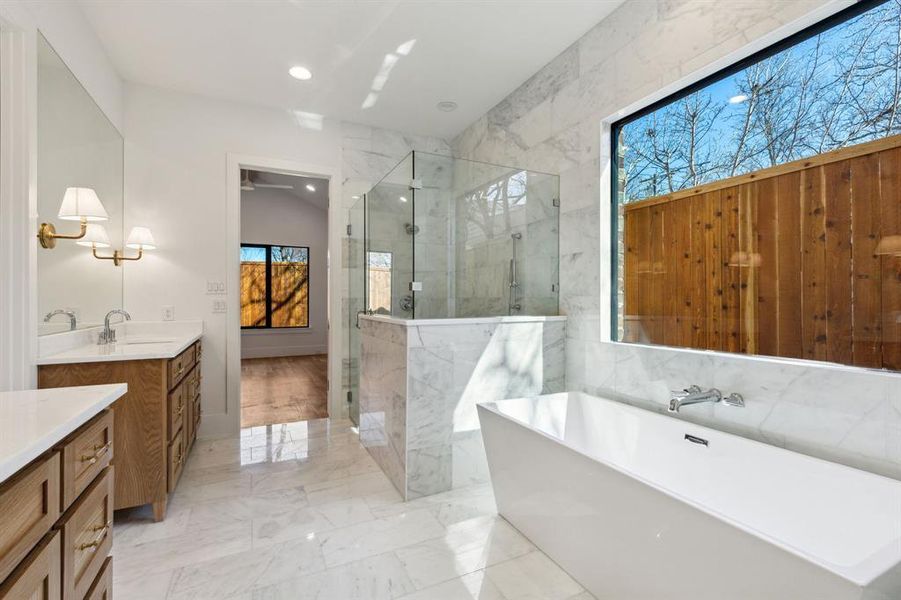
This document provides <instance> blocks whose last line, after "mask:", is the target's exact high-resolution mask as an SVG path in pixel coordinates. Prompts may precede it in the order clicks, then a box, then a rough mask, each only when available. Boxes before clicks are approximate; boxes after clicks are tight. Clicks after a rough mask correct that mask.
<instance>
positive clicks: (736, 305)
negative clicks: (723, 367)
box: [612, 2, 901, 371]
mask: <svg viewBox="0 0 901 600" xmlns="http://www.w3.org/2000/svg"><path fill="white" fill-rule="evenodd" d="M899 31H901V5H899V4H898V3H897V2H862V3H858V4H857V5H855V6H853V7H851V8H849V9H846V10H844V11H842V12H840V13H838V14H837V15H835V16H834V17H831V18H830V19H828V20H826V21H824V22H821V23H819V24H818V25H816V26H814V27H812V28H808V29H807V30H804V31H802V32H800V33H798V34H797V35H795V36H792V37H791V38H789V39H787V40H785V41H783V42H782V43H779V44H777V45H776V46H774V47H771V48H769V49H767V50H764V51H763V52H761V53H758V54H756V55H754V56H751V57H749V58H748V59H747V60H745V61H742V62H741V63H739V64H736V65H734V66H732V67H730V68H728V69H726V70H724V71H721V72H719V73H717V74H714V75H712V76H711V77H708V78H706V79H704V80H702V81H701V82H699V83H698V84H696V85H695V86H692V87H691V88H690V89H686V90H684V91H682V92H680V93H678V94H675V95H673V96H671V97H669V98H666V99H664V100H662V101H660V102H658V103H656V104H654V105H652V106H650V107H648V108H647V109H645V110H643V111H641V112H639V113H637V114H634V115H631V116H629V117H627V118H626V119H623V120H622V121H619V122H617V123H615V124H614V125H613V148H612V151H613V156H614V157H615V167H616V173H617V176H616V177H614V178H613V179H614V181H613V193H614V196H613V198H614V199H615V200H616V201H615V202H614V205H615V207H614V224H615V226H614V235H615V237H616V239H617V245H618V252H617V253H616V254H617V255H618V264H617V269H615V270H614V273H615V279H616V281H615V284H616V287H615V289H617V290H618V292H619V293H618V294H617V297H616V306H615V310H614V311H613V313H614V318H615V321H616V322H615V323H614V328H613V331H614V332H615V335H616V339H617V340H619V341H625V342H636V343H645V344H657V345H666V346H676V347H683V348H694V349H706V350H718V351H726V352H735V353H742V354H754V355H766V356H777V357H790V358H802V359H811V360H818V361H828V362H832V363H839V364H843V365H856V366H861V367H868V368H876V369H887V370H896V371H897V370H901V86H899V84H898V82H899V81H901V60H899V57H901V42H899V36H898V32H899Z"/></svg>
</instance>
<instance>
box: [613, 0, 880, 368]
mask: <svg viewBox="0 0 901 600" xmlns="http://www.w3.org/2000/svg"><path fill="white" fill-rule="evenodd" d="M888 1H889V0H859V1H858V2H856V3H855V4H852V5H851V6H848V7H846V8H844V9H842V10H840V11H838V12H836V13H834V14H832V15H829V16H828V17H825V18H824V19H821V20H820V21H817V22H816V23H814V24H813V25H809V26H808V27H805V28H804V29H801V30H800V31H797V32H795V33H793V34H791V35H789V36H788V37H785V38H783V39H781V40H779V41H777V42H775V43H773V44H770V45H769V46H767V47H766V48H763V49H761V50H758V51H756V52H753V53H751V54H750V55H749V56H746V57H745V58H743V59H741V60H738V61H736V62H734V63H732V64H731V65H728V66H726V67H723V68H722V69H719V70H718V71H716V72H714V73H711V74H710V75H707V76H705V77H702V78H701V79H699V80H698V81H696V82H694V83H692V84H691V85H688V86H686V87H684V88H681V89H679V90H676V91H675V92H673V93H672V94H668V95H667V96H665V97H663V98H661V99H660V100H657V101H655V102H652V103H651V104H649V105H648V106H645V107H644V108H641V109H639V110H636V111H635V112H632V113H630V114H628V115H625V116H623V117H621V118H619V119H617V120H615V121H613V122H611V123H610V248H609V250H610V260H611V266H612V267H613V268H612V269H611V270H610V282H611V288H610V289H611V294H610V340H611V341H612V342H615V343H630V342H626V341H625V340H621V339H620V336H619V296H620V294H621V292H622V290H621V288H620V285H619V275H620V273H621V268H622V265H621V264H620V260H619V251H620V243H621V240H620V232H619V228H620V225H621V220H622V219H621V215H620V209H621V207H622V203H621V202H620V197H619V172H620V157H619V153H618V148H619V136H620V134H621V133H622V129H623V127H625V126H626V125H628V124H629V123H632V122H634V121H637V120H638V119H640V118H642V117H644V116H646V115H648V114H650V113H653V112H655V111H657V110H659V109H661V108H663V107H664V106H667V105H669V104H673V103H675V102H678V101H679V100H681V99H682V98H685V97H686V96H689V95H691V94H693V93H694V92H696V91H698V90H700V89H703V88H705V87H708V86H710V85H711V84H714V83H716V82H718V81H721V80H723V79H726V78H727V77H729V76H731V75H734V74H735V73H738V72H739V71H742V70H743V69H746V68H747V67H749V66H751V65H753V64H756V63H758V62H761V61H763V60H766V59H767V58H769V57H771V56H773V55H775V54H778V53H779V52H782V51H783V50H786V49H788V48H790V47H792V46H795V45H797V44H800V43H801V42H804V41H806V40H808V39H810V38H812V37H814V36H816V35H818V34H820V33H823V32H824V31H827V30H829V29H832V28H833V27H836V26H838V25H841V24H842V23H844V22H846V21H849V20H851V19H853V18H854V17H857V16H859V15H861V14H863V13H865V12H867V11H869V10H871V9H873V8H875V7H877V6H879V5H881V4H885V3H886V2H888ZM654 347H661V348H664V347H665V348H670V346H662V345H661V346H658V345H655V346H654ZM729 354H731V353H729Z"/></svg>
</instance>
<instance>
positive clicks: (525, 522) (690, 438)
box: [478, 392, 901, 600]
mask: <svg viewBox="0 0 901 600" xmlns="http://www.w3.org/2000/svg"><path fill="white" fill-rule="evenodd" d="M478 410H479V418H480V420H481V424H482V435H483V436H484V439H485V449H486V451H487V454H488V465H489V468H490V471H491V479H492V482H493V486H494V491H495V496H496V498H497V504H498V510H499V512H500V514H501V515H503V516H504V517H505V518H506V519H507V520H508V521H510V523H512V524H513V525H514V526H515V527H516V528H518V529H519V530H520V531H522V533H524V534H525V535H526V536H527V537H529V538H530V539H531V540H532V541H533V542H534V543H535V544H536V545H537V546H538V547H539V548H541V549H542V550H544V551H545V552H546V553H547V554H548V555H549V556H550V557H551V558H552V559H554V560H555V561H556V562H557V563H559V564H560V565H561V566H562V567H563V568H564V569H566V570H567V571H568V572H569V573H570V574H571V575H572V576H573V577H575V578H576V579H577V580H579V582H580V583H582V585H583V586H585V587H586V588H587V589H588V590H589V591H590V592H591V593H593V594H594V595H595V596H597V597H598V598H599V599H601V600H606V599H611V600H658V599H659V600H681V599H689V598H690V599H692V600H699V599H705V600H707V599H709V600H833V599H836V600H838V599H847V598H854V599H867V600H869V599H879V600H899V599H901V566H899V565H901V482H899V481H895V480H894V479H889V478H886V477H881V476H879V475H874V474H871V473H867V472H865V471H860V470H857V469H853V468H850V467H845V466H842V465H838V464H834V463H830V462H826V461H823V460H819V459H816V458H812V457H809V456H805V455H802V454H797V453H794V452H790V451H787V450H783V449H780V448H776V447H774V446H769V445H766V444H761V443H758V442H755V441H752V440H748V439H744V438H741V437H738V436H734V435H730V434H728V433H722V432H719V431H716V430H713V429H709V428H706V427H701V426H697V425H691V424H689V423H686V422H684V421H681V420H678V419H672V418H669V417H666V416H664V415H660V414H656V413H653V412H650V411H646V410H642V409H639V408H635V407H632V406H628V405H625V404H622V403H618V402H614V401H611V400H605V399H603V398H597V397H593V396H589V395H586V394H582V393H572V392H571V393H562V394H551V395H547V396H538V397H535V398H524V399H516V400H501V401H498V402H487V403H483V404H480V405H479V407H478ZM685 410H690V409H689V408H686V409H685Z"/></svg>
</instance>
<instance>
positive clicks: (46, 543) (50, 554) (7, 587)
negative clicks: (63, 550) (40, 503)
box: [0, 531, 62, 600]
mask: <svg viewBox="0 0 901 600" xmlns="http://www.w3.org/2000/svg"><path fill="white" fill-rule="evenodd" d="M61 583H62V579H61V577H60V535H59V532H56V531H54V532H53V533H52V534H48V535H47V536H46V537H45V538H44V540H43V541H42V542H41V543H40V544H38V546H37V548H35V549H34V550H32V552H31V554H29V555H28V557H27V558H26V559H25V560H24V561H22V563H21V564H20V565H19V566H18V568H16V570H15V571H13V573H12V575H10V576H9V578H8V579H7V580H6V581H4V582H3V584H2V585H0V600H61V599H62V593H61Z"/></svg>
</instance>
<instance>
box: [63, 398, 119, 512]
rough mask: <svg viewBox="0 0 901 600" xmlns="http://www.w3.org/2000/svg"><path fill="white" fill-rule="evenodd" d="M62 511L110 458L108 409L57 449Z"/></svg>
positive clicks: (110, 435) (110, 442) (110, 421)
mask: <svg viewBox="0 0 901 600" xmlns="http://www.w3.org/2000/svg"><path fill="white" fill-rule="evenodd" d="M59 451H60V456H61V457H62V459H61V460H62V469H63V472H62V487H63V493H62V496H63V500H62V508H61V509H60V510H61V512H65V511H66V510H67V509H68V508H69V507H70V506H71V505H72V503H73V502H75V499H76V498H78V497H79V496H80V495H81V493H82V492H83V491H85V489H87V487H88V486H89V485H91V482H92V481H94V479H96V478H97V475H98V474H99V473H100V472H101V471H103V469H105V468H107V467H108V466H109V465H110V462H111V461H112V458H113V411H112V410H107V411H104V412H103V413H101V414H100V415H98V416H96V417H95V418H94V419H93V420H92V421H91V422H90V423H88V424H87V425H85V426H83V427H82V428H80V429H79V430H78V431H77V432H75V433H74V434H72V435H71V436H70V437H69V438H68V439H67V440H66V441H65V442H63V443H62V444H61V445H60V446H59Z"/></svg>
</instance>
